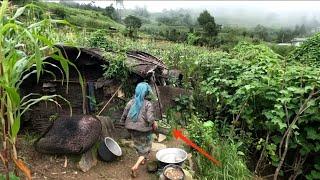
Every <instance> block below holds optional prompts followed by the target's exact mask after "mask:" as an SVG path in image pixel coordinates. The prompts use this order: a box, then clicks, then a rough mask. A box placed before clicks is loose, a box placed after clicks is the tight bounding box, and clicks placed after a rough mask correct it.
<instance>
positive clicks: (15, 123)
mask: <svg viewBox="0 0 320 180" xmlns="http://www.w3.org/2000/svg"><path fill="white" fill-rule="evenodd" d="M10 8H12V6H10V5H9V3H8V0H4V1H2V2H1V8H0V107H1V110H0V118H1V130H2V131H1V132H2V137H1V140H2V144H3V145H2V150H1V154H0V158H1V160H2V162H3V163H4V166H5V168H6V178H7V179H9V166H8V164H9V161H10V160H13V162H14V163H15V165H16V166H17V167H18V168H19V169H20V170H21V171H22V172H23V173H24V174H25V176H26V178H27V179H31V171H30V169H29V168H28V167H27V166H26V165H25V163H24V162H23V161H22V160H20V159H19V158H18V153H17V150H16V138H17V135H18V132H19V130H20V121H21V117H22V115H23V113H24V112H26V111H27V110H28V109H30V107H31V106H32V105H35V104H37V103H38V102H40V101H51V102H54V103H56V104H58V102H57V101H56V100H55V99H57V98H59V99H62V100H64V101H66V102H68V101H67V100H66V99H64V98H63V97H61V96H60V95H51V96H41V97H34V96H33V95H27V96H26V97H21V96H20V94H19V88H20V85H21V83H22V81H23V80H24V79H26V78H28V77H29V76H30V75H32V74H36V76H37V80H38V81H39V79H40V76H41V74H42V73H43V72H44V71H46V70H44V69H43V65H44V64H50V63H48V62H44V59H45V57H47V56H48V55H50V54H54V53H55V52H58V54H59V55H52V57H53V59H55V60H56V61H58V62H60V64H61V67H62V70H63V75H64V76H65V77H66V81H67V84H68V81H69V66H74V67H75V65H74V64H72V63H70V62H69V61H68V60H66V59H65V58H63V56H62V55H61V52H60V51H59V50H58V49H57V48H56V47H55V46H54V44H55V40H54V39H53V38H50V35H51V34H52V33H54V32H53V31H54V30H53V28H54V27H53V25H54V24H57V23H59V24H68V22H66V21H64V20H52V19H50V18H47V19H43V20H41V21H39V22H37V21H36V22H35V20H34V19H35V18H33V17H31V18H30V19H31V20H29V19H28V17H27V16H24V13H28V14H27V15H28V16H30V12H31V13H32V12H33V11H35V10H38V7H37V6H35V5H33V4H29V5H26V6H24V7H20V8H18V9H17V10H16V11H15V13H14V14H12V13H11V12H10V11H9V9H10ZM20 18H21V19H23V20H24V21H23V22H21V21H20ZM51 37H52V36H51ZM78 74H79V81H80V84H81V85H83V81H82V77H81V75H80V72H79V71H78ZM68 103H69V102H68ZM69 107H70V115H71V113H72V111H71V106H70V104H69Z"/></svg>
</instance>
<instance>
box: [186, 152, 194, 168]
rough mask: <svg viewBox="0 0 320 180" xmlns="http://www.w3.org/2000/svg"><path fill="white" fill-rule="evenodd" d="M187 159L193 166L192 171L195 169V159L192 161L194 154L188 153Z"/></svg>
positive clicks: (191, 166)
mask: <svg viewBox="0 0 320 180" xmlns="http://www.w3.org/2000/svg"><path fill="white" fill-rule="evenodd" d="M187 159H188V162H189V167H190V168H191V171H193V170H194V164H193V161H192V154H191V153H188V155H187Z"/></svg>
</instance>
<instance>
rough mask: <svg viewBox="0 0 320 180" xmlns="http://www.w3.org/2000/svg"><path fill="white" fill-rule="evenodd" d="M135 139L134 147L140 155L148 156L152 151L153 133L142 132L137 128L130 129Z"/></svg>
mask: <svg viewBox="0 0 320 180" xmlns="http://www.w3.org/2000/svg"><path fill="white" fill-rule="evenodd" d="M128 131H129V133H130V136H131V139H132V140H133V143H134V147H135V149H136V150H137V152H138V154H139V156H147V155H148V154H149V153H150V151H151V144H152V142H151V137H152V133H151V131H149V132H141V131H136V130H131V129H129V130H128Z"/></svg>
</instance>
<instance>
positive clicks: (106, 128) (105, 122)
mask: <svg viewBox="0 0 320 180" xmlns="http://www.w3.org/2000/svg"><path fill="white" fill-rule="evenodd" d="M97 118H98V119H99V120H100V122H101V125H102V137H103V138H104V137H113V133H114V125H113V122H112V120H111V119H110V118H109V117H107V116H97Z"/></svg>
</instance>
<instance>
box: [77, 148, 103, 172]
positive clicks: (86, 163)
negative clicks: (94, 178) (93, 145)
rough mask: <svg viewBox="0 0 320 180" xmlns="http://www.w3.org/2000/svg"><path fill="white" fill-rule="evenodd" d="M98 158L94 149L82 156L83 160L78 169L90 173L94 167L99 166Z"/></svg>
mask: <svg viewBox="0 0 320 180" xmlns="http://www.w3.org/2000/svg"><path fill="white" fill-rule="evenodd" d="M97 162H98V160H97V156H96V155H95V153H94V150H93V149H90V150H89V151H87V152H86V153H84V154H82V157H81V160H80V161H79V163H78V167H79V168H80V169H81V171H83V172H87V171H89V170H90V169H91V168H92V167H93V166H95V165H97Z"/></svg>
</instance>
